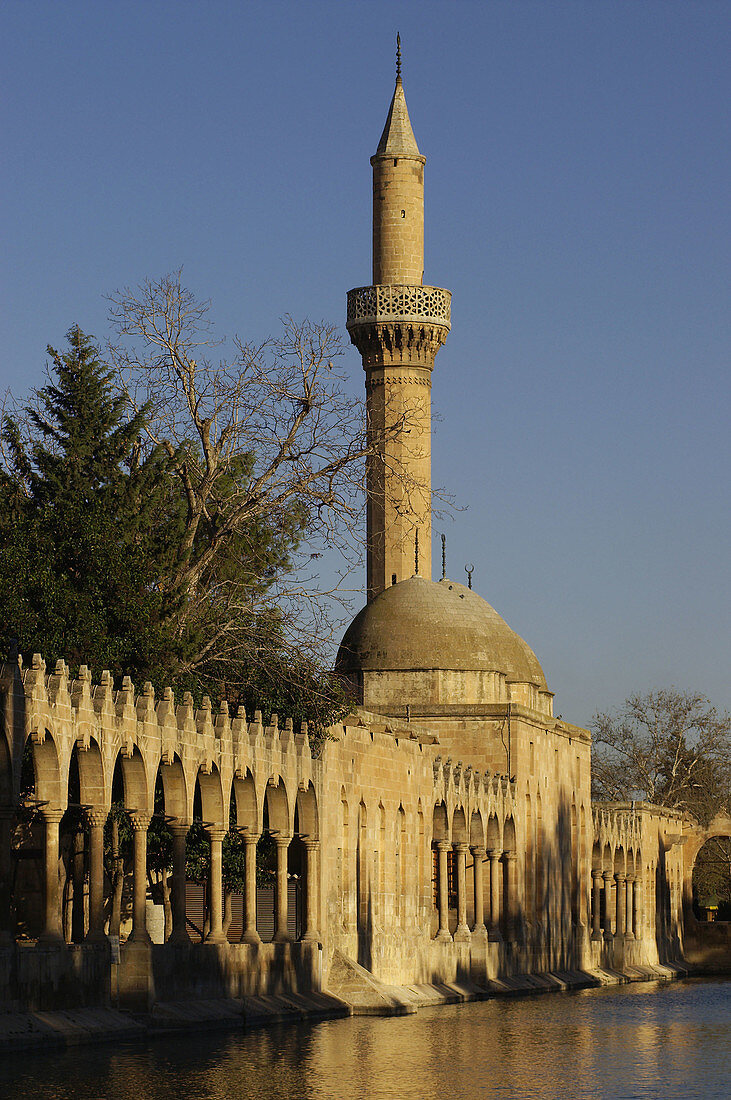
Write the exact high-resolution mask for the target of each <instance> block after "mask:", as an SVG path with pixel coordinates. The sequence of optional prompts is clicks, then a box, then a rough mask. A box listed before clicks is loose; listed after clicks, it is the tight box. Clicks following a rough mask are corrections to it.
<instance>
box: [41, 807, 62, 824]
mask: <svg viewBox="0 0 731 1100" xmlns="http://www.w3.org/2000/svg"><path fill="white" fill-rule="evenodd" d="M63 815H64V811H63V810H47V809H42V810H41V817H42V818H43V820H44V821H45V823H46V825H57V824H58V823H59V821H60V820H61V818H62V817H63Z"/></svg>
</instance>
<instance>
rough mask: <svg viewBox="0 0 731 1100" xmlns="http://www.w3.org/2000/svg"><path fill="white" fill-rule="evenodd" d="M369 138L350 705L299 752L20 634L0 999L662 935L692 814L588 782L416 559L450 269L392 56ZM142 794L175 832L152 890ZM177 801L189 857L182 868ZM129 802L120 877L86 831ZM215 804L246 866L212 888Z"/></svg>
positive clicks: (172, 991) (254, 722) (231, 982)
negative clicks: (444, 285) (429, 246)
mask: <svg viewBox="0 0 731 1100" xmlns="http://www.w3.org/2000/svg"><path fill="white" fill-rule="evenodd" d="M371 163H372V165H373V285H371V286H367V287H360V288H358V289H356V290H352V291H351V292H350V293H349V295H348V331H349V333H350V335H351V338H352V340H353V343H354V344H355V345H356V346H357V348H358V350H359V351H360V353H361V355H362V358H363V366H364V369H365V374H366V394H367V404H368V413H369V425H370V430H371V432H372V433H373V438H374V440H375V441H376V442H377V444H378V451H377V457H376V458H374V459H373V460H372V461H371V462H370V463H369V466H368V471H367V478H368V490H369V497H368V500H369V503H368V518H367V522H368V603H367V605H366V606H365V607H364V608H363V610H362V611H361V612H360V613H359V614H358V615H357V616H356V618H355V619H354V621H353V622H352V624H351V626H350V627H349V629H348V631H347V632H346V634H345V637H344V638H343V641H342V644H341V648H340V652H339V655H338V661H337V668H338V670H339V672H340V673H341V675H342V676H343V677H345V678H346V679H347V681H348V682H349V683H350V685H351V687H352V691H353V696H354V700H355V701H354V704H353V709H352V711H351V713H350V714H349V715H348V716H347V717H346V718H344V719H343V720H342V721H341V722H340V723H338V725H337V726H336V727H335V728H334V729H333V730H332V735H333V740H330V741H326V742H325V745H324V748H323V750H322V753H321V755H320V756H319V757H317V758H315V759H313V757H312V755H311V752H310V743H309V739H308V736H307V731H306V729H303V730H301V731H295V730H294V729H293V728H292V724H291V722H285V724H284V725H283V726H280V725H279V724H278V721H277V718H276V716H272V719H271V721H270V723H269V724H268V725H264V724H263V722H262V716H261V714H259V713H258V712H257V713H256V714H254V715H253V716H247V715H245V714H244V713H243V712H242V711H239V713H237V714H235V715H232V714H229V712H228V709H227V708H226V707H225V706H223V707H221V708H220V710H218V712H217V713H213V712H212V710H211V708H210V705H203V706H202V707H200V708H198V709H195V708H194V706H193V702H192V699H191V698H190V697H189V696H188V695H184V696H183V698H182V700H180V701H176V700H175V698H174V697H173V694H172V692H171V691H167V692H165V694H164V695H163V696H162V698H160V699H156V698H155V696H154V693H153V691H152V689H151V688H150V687H149V685H148V686H146V687H145V688H144V689H143V691H142V693H141V694H135V691H134V689H133V686H132V684H131V683H130V682H129V680H126V679H125V680H124V681H123V683H122V685H121V687H115V685H114V684H113V683H112V681H111V679H110V677H109V676H108V675H107V674H103V675H102V677H101V681H100V683H98V684H93V683H92V681H91V678H90V676H89V673H88V671H87V669H86V668H85V667H82V668H81V669H80V671H79V674H78V676H77V677H76V678H75V679H71V678H70V677H69V675H68V672H67V670H66V668H65V666H64V665H63V662H60V663H59V664H58V665H57V667H56V668H55V670H53V671H52V672H50V673H49V672H48V671H47V669H46V667H45V664H44V662H43V661H42V660H41V659H40V657H39V658H35V659H34V660H33V662H32V664H31V665H29V666H28V667H21V666H20V665H12V666H5V667H4V669H3V672H2V681H1V687H2V702H3V717H4V723H3V736H2V737H0V783H1V786H0V860H1V861H2V865H1V868H0V870H1V873H2V892H1V893H0V928H1V929H2V941H1V942H0V953H2V954H3V955H4V956H5V955H6V956H7V958H8V960H9V964H8V965H7V966H5V967H4V968H3V970H2V974H3V977H2V978H1V979H0V983H2V996H3V998H4V999H5V1000H6V1001H8V1002H12V1003H13V1004H15V1005H18V1004H21V1005H29V1006H52V1005H63V1004H74V1003H82V1002H83V1003H85V1004H90V1003H95V1002H104V1001H108V1000H109V999H110V997H113V998H115V999H116V1000H117V1001H118V1003H120V1004H122V1005H125V1004H126V1005H131V1006H134V1005H146V1004H149V1003H150V1000H151V999H154V998H157V999H175V998H183V997H186V996H190V995H191V994H192V993H194V992H195V993H197V994H198V995H204V996H214V995H222V994H226V995H228V996H242V995H246V994H256V993H266V992H277V991H280V992H281V991H286V990H312V989H319V988H326V989H329V990H331V991H332V992H333V993H335V994H337V995H339V996H340V997H341V998H343V999H344V1000H346V1001H349V1002H350V1003H351V1004H352V1005H353V1006H355V1007H356V1009H357V1008H358V1007H361V1008H362V1007H364V1006H367V1005H371V1006H373V1005H376V1006H378V1007H380V1008H382V1009H384V1010H385V1009H387V1008H389V1006H391V1007H392V1006H393V1005H394V1004H395V1003H396V1002H398V1001H399V999H400V1000H401V1002H403V1001H404V1000H406V1001H408V1000H409V998H411V1000H415V999H418V994H417V993H415V992H414V990H413V989H412V990H411V992H410V993H407V992H406V991H405V990H404V989H403V988H402V989H401V990H400V992H395V991H394V990H393V988H387V987H393V986H399V987H405V986H409V987H414V986H416V985H421V986H426V985H434V984H435V983H454V982H465V981H470V982H472V983H474V984H475V985H477V986H483V987H484V986H485V985H486V984H488V983H495V982H497V983H499V982H503V983H508V984H509V983H510V982H511V981H513V982H514V981H515V979H516V976H517V975H526V974H532V975H538V976H537V977H534V978H533V979H532V981H533V983H534V985H535V986H539V987H540V986H543V987H546V986H549V987H550V986H553V987H558V986H560V984H561V983H562V982H566V981H570V980H571V977H570V974H569V973H567V972H572V971H577V970H582V971H587V970H591V971H594V972H596V971H597V970H598V969H599V968H613V969H620V970H625V971H627V970H633V971H634V972H635V973H636V972H637V971H638V970H639V971H643V968H644V969H645V970H647V968H651V967H657V965H658V964H660V963H663V962H668V961H670V960H672V959H676V958H678V957H679V956H680V952H681V943H682V934H683V925H682V914H683V892H684V890H685V893H686V901H687V897H688V895H687V891H688V882H689V875H690V870H691V869H692V865H691V868H689V867H688V865H687V863H688V861H687V860H686V861H685V863H684V858H683V852H684V848H683V842H684V840H685V839H686V837H687V835H688V829H689V825H688V823H687V822H685V821H684V820H683V819H682V818H681V817H680V816H679V815H678V814H677V813H674V812H672V811H668V810H660V809H657V808H655V807H650V806H647V805H643V804H633V805H614V806H604V807H597V806H592V804H591V800H590V769H591V759H590V738H589V734H588V733H587V732H586V731H585V730H583V729H580V728H578V727H576V726H572V725H570V724H569V723H568V722H565V721H563V720H562V719H561V718H556V717H554V716H553V713H552V699H553V696H552V693H551V691H550V690H549V687H548V685H547V683H546V679H545V676H544V674H543V671H542V669H541V666H540V664H539V662H538V660H537V658H536V656H535V654H534V653H533V651H532V650H531V649H530V647H529V646H528V645H527V644H526V643H525V642H524V641H523V639H522V638H520V637H518V635H517V634H515V633H514V631H512V630H511V629H510V627H509V626H508V625H507V624H506V623H505V621H504V620H503V619H502V618H501V617H500V615H498V613H497V612H496V611H495V610H494V609H493V608H492V607H491V606H490V605H489V604H488V603H486V601H485V600H483V599H482V598H481V597H480V596H478V595H477V593H476V592H474V591H472V590H471V588H466V587H464V586H463V585H460V584H457V583H454V582H452V581H450V580H448V579H447V578H446V577H443V578H442V580H440V581H438V582H435V581H432V580H431V509H430V492H431V487H430V476H431V475H430V468H431V438H430V384H431V372H432V369H433V366H434V360H435V356H436V353H437V351H438V350H439V348H440V347H441V345H442V344H443V343H444V341H445V339H446V337H447V334H448V332H449V327H450V294H449V292H448V291H446V290H443V289H441V288H438V287H430V286H424V285H423V278H422V276H423V198H424V164H425V158H424V157H423V156H422V155H421V153H420V151H419V148H418V146H417V143H416V140H415V138H414V134H413V131H412V129H411V124H410V121H409V115H408V111H407V108H406V101H405V98H404V91H403V85H402V82H401V78H400V76H399V78H398V79H397V82H396V89H395V92H394V96H393V100H392V103H391V106H390V109H389V112H388V118H387V121H386V126H385V129H384V131H383V135H382V137H381V140H380V143H379V145H378V148H377V151H376V153H375V155H374V156H373V157H372V158H371ZM393 425H398V427H399V429H400V430H398V431H396V432H392V431H391V428H392V426H393ZM415 552H416V554H417V555H418V561H416V562H415ZM415 564H416V566H417V568H416V570H415V568H414V566H415ZM21 788H22V789H23V792H24V793H23V796H22V798H21V796H20V792H21ZM117 800H120V801H122V802H123V803H124V807H125V809H126V814H125V815H123V817H122V821H121V822H118V823H117V824H116V825H115V824H114V823H113V822H112V821H111V819H110V818H109V815H110V808H111V806H112V803H113V802H116V801H117ZM155 813H163V814H164V816H165V820H166V822H167V824H168V826H169V828H170V832H171V834H172V856H171V869H170V873H169V875H168V874H167V871H166V869H165V868H162V869H161V868H157V869H156V872H157V878H158V879H159V880H160V884H159V887H158V894H155V892H154V891H152V892H151V890H150V875H151V872H152V870H153V868H151V867H148V858H147V852H148V830H149V829H150V825H151V821H152V820H153V814H155ZM194 818H195V819H197V820H198V821H199V822H201V823H202V824H200V825H198V826H197V829H198V832H199V836H200V837H201V838H203V839H204V842H205V844H206V845H208V846H209V855H210V871H209V875H208V883H207V886H206V887H205V889H204V888H203V887H198V888H193V887H189V888H188V889H187V890H186V881H185V874H186V845H187V843H188V833H189V828H190V826H191V823H192V822H193V820H194ZM71 826H73V829H72V832H71V834H70V833H69V829H70V828H71ZM125 827H128V828H131V847H132V860H131V868H130V871H131V873H130V874H129V875H128V876H127V879H126V880H123V881H122V882H121V883H120V876H119V874H117V872H118V870H119V866H118V865H116V864H115V863H114V860H113V859H111V860H110V858H109V856H108V851H109V842H110V836H111V834H112V833H113V832H114V831H115V829H116V830H117V831H119V830H120V829H121V830H122V831H123V830H124V828H125ZM230 829H233V830H234V831H235V833H236V835H237V837H239V838H240V841H239V842H238V843H239V847H240V857H241V859H242V860H243V863H244V866H245V873H244V880H245V889H244V890H243V891H242V892H241V893H237V894H235V895H234V896H233V897H231V896H230V895H227V893H226V891H225V889H224V882H223V875H222V851H223V844H224V840H225V838H226V834H227V832H228V831H229V830H230ZM105 830H106V836H107V842H106V851H107V856H106V857H105ZM69 835H72V837H73V844H72V847H71V848H70V849H69V847H68V843H67V838H68V836H69ZM257 851H258V852H259V868H260V874H259V878H260V881H259V882H258V883H257ZM60 853H62V854H63V859H62V860H61V862H60V860H59V856H60ZM105 859H106V862H105ZM262 865H265V867H266V868H268V874H269V884H267V883H266V882H263V881H262V872H261V868H262ZM60 871H61V873H60ZM160 892H161V893H162V895H163V901H164V903H165V904H164V905H163V906H162V907H161V906H160V905H159V902H160V896H159V893H160ZM163 912H164V913H165V918H164V919H162V917H160V919H159V920H157V922H156V920H155V915H156V914H162V913H163ZM115 920H116V924H115ZM116 929H120V930H121V931H122V934H123V935H122V938H123V940H124V942H123V945H122V947H121V952H120V951H119V950H118V948H117V946H116V943H117V941H115V940H114V939H113V938H111V939H110V934H109V933H110V930H112V931H114V930H116ZM151 931H152V932H153V935H154V939H155V941H156V942H155V943H152V942H151V936H150V932H151ZM125 933H126V940H125ZM200 940H204V942H203V943H200V942H197V943H196V942H193V941H200ZM643 972H644V971H643ZM549 974H552V975H553V976H548V975H549ZM540 975H543V977H540ZM557 975H558V976H557ZM493 988H494V986H493ZM427 996H428V995H427Z"/></svg>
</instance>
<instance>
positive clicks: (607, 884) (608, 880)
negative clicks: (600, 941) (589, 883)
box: [602, 871, 614, 940]
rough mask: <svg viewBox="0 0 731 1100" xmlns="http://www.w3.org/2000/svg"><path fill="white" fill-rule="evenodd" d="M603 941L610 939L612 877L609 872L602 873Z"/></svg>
mask: <svg viewBox="0 0 731 1100" xmlns="http://www.w3.org/2000/svg"><path fill="white" fill-rule="evenodd" d="M602 878H603V879H604V939H605V940H611V939H612V904H611V903H612V883H613V882H614V875H613V874H612V872H611V871H604V872H603V874H602Z"/></svg>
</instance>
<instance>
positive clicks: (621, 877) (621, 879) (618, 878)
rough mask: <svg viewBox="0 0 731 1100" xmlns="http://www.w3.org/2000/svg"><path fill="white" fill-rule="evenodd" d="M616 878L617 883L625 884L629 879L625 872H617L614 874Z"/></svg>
mask: <svg viewBox="0 0 731 1100" xmlns="http://www.w3.org/2000/svg"><path fill="white" fill-rule="evenodd" d="M614 877H615V879H616V881H617V882H624V880H625V879H626V878H627V876H626V875H625V873H624V871H615V872H614Z"/></svg>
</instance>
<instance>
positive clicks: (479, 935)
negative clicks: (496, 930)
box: [472, 924, 487, 940]
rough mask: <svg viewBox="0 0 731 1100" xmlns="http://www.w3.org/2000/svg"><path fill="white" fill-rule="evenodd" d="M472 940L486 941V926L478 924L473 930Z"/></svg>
mask: <svg viewBox="0 0 731 1100" xmlns="http://www.w3.org/2000/svg"><path fill="white" fill-rule="evenodd" d="M472 939H473V940H475V939H476V940H486V939H487V928H485V925H484V924H476V925H475V927H474V928H473V929H472Z"/></svg>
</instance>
